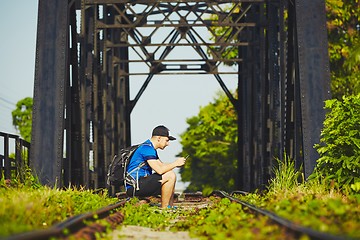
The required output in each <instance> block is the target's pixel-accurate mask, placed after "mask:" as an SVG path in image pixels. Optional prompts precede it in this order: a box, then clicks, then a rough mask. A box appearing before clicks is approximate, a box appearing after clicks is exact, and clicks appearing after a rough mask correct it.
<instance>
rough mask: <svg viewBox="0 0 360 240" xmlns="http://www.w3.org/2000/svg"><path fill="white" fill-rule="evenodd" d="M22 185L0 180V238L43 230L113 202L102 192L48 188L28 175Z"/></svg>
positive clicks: (16, 180)
mask: <svg viewBox="0 0 360 240" xmlns="http://www.w3.org/2000/svg"><path fill="white" fill-rule="evenodd" d="M27 176H28V178H27V179H26V181H25V182H21V181H19V180H18V179H15V180H12V181H9V180H4V179H3V178H2V179H1V181H0V205H1V206H2V207H1V208H0V219H1V221H0V229H1V231H0V237H4V236H9V235H13V234H16V233H21V232H25V231H31V230H35V229H36V230H38V229H45V228H48V227H49V226H51V225H54V224H56V223H59V222H61V221H63V220H65V219H66V218H68V217H70V216H74V215H77V214H80V213H85V212H88V211H94V210H97V209H99V208H101V207H104V206H107V205H109V204H111V203H114V202H116V201H117V199H113V198H108V197H107V194H106V192H102V193H98V194H95V193H94V191H92V190H85V189H76V188H69V189H64V190H60V189H51V188H48V187H45V186H41V185H40V184H39V183H38V182H37V179H36V178H34V177H32V175H31V174H28V175H27Z"/></svg>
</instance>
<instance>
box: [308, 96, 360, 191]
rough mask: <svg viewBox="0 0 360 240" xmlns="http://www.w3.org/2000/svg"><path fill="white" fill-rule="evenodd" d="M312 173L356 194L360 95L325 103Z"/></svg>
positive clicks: (359, 174)
mask: <svg viewBox="0 0 360 240" xmlns="http://www.w3.org/2000/svg"><path fill="white" fill-rule="evenodd" d="M325 108H326V109H328V110H329V112H328V114H327V116H326V119H325V121H324V129H323V130H322V132H321V139H320V140H321V144H318V145H316V149H317V150H318V152H319V154H320V158H319V160H318V164H317V167H316V171H315V173H316V174H318V175H320V176H321V177H322V178H324V179H325V184H329V183H330V182H333V183H334V184H335V186H336V187H338V188H340V189H342V190H344V191H353V192H360V94H358V95H357V96H349V97H345V96H344V97H343V98H342V100H341V101H340V100H336V99H333V100H328V101H326V105H325Z"/></svg>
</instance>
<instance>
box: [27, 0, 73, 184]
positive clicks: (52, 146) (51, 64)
mask: <svg viewBox="0 0 360 240" xmlns="http://www.w3.org/2000/svg"><path fill="white" fill-rule="evenodd" d="M68 26H69V22H68V3H67V1H57V0H39V13H38V27H37V44H36V63H35V81H34V105H33V125H32V138H31V148H32V149H31V159H32V161H31V164H32V166H31V167H32V169H34V171H35V174H36V175H37V176H38V177H39V180H40V181H41V183H43V184H48V185H50V186H61V185H62V180H63V177H62V164H63V144H64V137H63V136H64V109H65V86H66V81H67V79H68V78H67V76H68V59H67V57H68Z"/></svg>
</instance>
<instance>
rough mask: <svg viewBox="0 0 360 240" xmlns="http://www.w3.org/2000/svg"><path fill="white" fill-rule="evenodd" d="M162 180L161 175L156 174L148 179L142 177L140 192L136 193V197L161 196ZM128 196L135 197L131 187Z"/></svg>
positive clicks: (147, 177)
mask: <svg viewBox="0 0 360 240" xmlns="http://www.w3.org/2000/svg"><path fill="white" fill-rule="evenodd" d="M161 179H162V176H161V175H160V174H157V173H154V174H151V175H149V176H146V177H141V178H140V179H139V190H137V191H135V196H138V197H149V196H157V195H160V194H161ZM126 194H127V195H128V196H131V197H132V196H133V194H134V188H133V187H130V188H129V189H128V190H127V191H126Z"/></svg>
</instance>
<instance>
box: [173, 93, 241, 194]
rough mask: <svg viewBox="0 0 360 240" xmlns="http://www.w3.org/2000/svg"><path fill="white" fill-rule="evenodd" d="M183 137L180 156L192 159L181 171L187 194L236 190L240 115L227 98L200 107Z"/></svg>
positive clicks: (221, 96)
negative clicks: (187, 156) (238, 118)
mask: <svg viewBox="0 0 360 240" xmlns="http://www.w3.org/2000/svg"><path fill="white" fill-rule="evenodd" d="M187 123H188V125H189V126H188V128H187V130H186V131H185V132H184V133H182V135H181V144H182V148H183V149H182V152H181V155H182V156H185V155H187V154H188V155H190V157H189V159H188V160H187V162H186V164H185V166H184V167H183V168H182V169H181V170H180V173H181V178H182V180H183V181H184V182H186V181H188V182H190V185H189V186H188V188H187V190H188V191H191V192H195V191H203V193H204V194H207V193H210V192H211V191H213V190H215V189H223V190H233V189H234V187H235V176H236V173H237V115H236V112H235V109H234V106H233V105H232V104H231V102H230V101H229V99H228V98H227V97H226V96H225V95H224V94H218V96H217V98H216V99H214V102H211V103H209V104H208V105H206V106H204V107H201V108H200V112H199V114H198V115H197V116H194V117H191V118H188V119H187Z"/></svg>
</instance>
